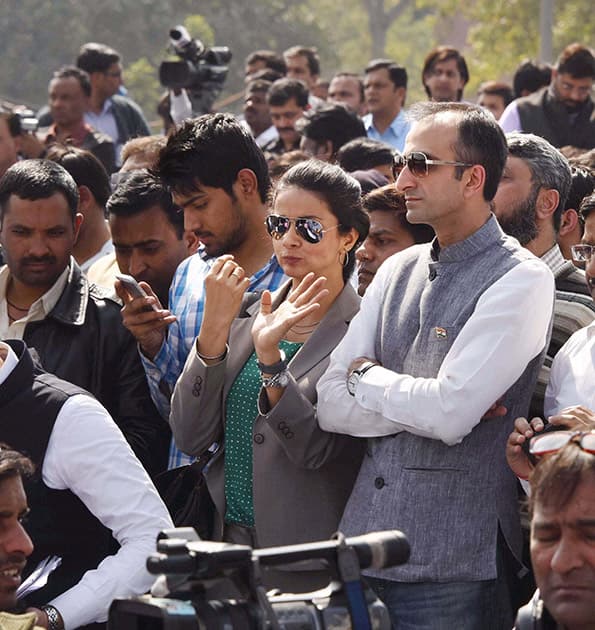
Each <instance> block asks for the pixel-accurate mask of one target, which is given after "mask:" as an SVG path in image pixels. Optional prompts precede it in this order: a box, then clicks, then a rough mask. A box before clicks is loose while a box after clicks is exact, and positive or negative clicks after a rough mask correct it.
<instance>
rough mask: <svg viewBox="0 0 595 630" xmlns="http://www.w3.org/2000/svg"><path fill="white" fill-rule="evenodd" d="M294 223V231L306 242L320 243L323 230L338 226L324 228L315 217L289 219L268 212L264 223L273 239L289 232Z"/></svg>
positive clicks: (326, 230)
mask: <svg viewBox="0 0 595 630" xmlns="http://www.w3.org/2000/svg"><path fill="white" fill-rule="evenodd" d="M292 223H293V224H294V225H295V231H296V232H297V233H298V234H299V236H301V237H302V238H303V239H304V240H305V241H307V242H308V243H320V241H321V240H322V237H323V236H324V233H325V232H328V231H329V230H334V229H336V228H338V227H339V226H338V225H335V226H333V227H331V228H326V229H325V228H324V227H323V226H322V223H320V221H317V220H316V219H307V218H302V217H300V218H298V219H290V218H289V217H284V216H281V215H280V214H269V216H268V217H267V218H266V221H265V225H266V226H267V232H268V233H269V235H270V236H272V237H273V238H274V239H277V240H278V239H280V238H281V237H282V236H283V235H284V234H287V232H289V228H290V227H291V224H292Z"/></svg>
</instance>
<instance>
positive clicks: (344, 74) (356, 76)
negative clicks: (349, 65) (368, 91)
mask: <svg viewBox="0 0 595 630" xmlns="http://www.w3.org/2000/svg"><path fill="white" fill-rule="evenodd" d="M333 79H353V80H354V81H356V82H357V84H358V86H359V96H360V101H361V102H362V103H363V102H364V100H365V98H366V97H365V95H364V82H363V81H362V78H361V77H360V76H359V74H356V73H355V72H337V73H336V74H334V75H333V76H332V78H331V80H330V81H329V87H330V84H331V83H332V82H333Z"/></svg>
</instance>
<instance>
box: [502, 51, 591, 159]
mask: <svg viewBox="0 0 595 630" xmlns="http://www.w3.org/2000/svg"><path fill="white" fill-rule="evenodd" d="M593 79H595V57H594V56H593V53H592V52H591V50H590V49H589V48H587V47H586V46H583V45H581V44H570V45H569V46H567V47H566V48H565V49H564V50H563V51H562V53H561V54H560V56H559V57H558V61H557V62H556V67H555V68H554V69H553V70H552V80H551V83H550V85H549V87H547V88H543V89H542V90H540V91H539V92H535V93H534V94H530V95H529V96H526V97H523V98H520V99H517V100H516V101H513V102H512V103H511V104H510V105H509V106H508V107H507V108H506V109H505V110H504V113H503V114H502V117H501V118H500V125H501V127H502V129H504V131H523V132H525V133H534V134H536V135H538V136H542V137H543V138H545V139H546V140H547V141H548V142H550V143H551V144H553V145H554V146H555V147H563V146H566V145H571V146H574V147H582V148H585V149H592V148H593V147H595V104H594V103H593V96H592V93H593Z"/></svg>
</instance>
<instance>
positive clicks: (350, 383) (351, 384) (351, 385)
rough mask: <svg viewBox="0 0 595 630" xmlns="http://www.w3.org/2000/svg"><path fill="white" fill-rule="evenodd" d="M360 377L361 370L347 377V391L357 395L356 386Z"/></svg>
mask: <svg viewBox="0 0 595 630" xmlns="http://www.w3.org/2000/svg"><path fill="white" fill-rule="evenodd" d="M359 377H360V375H359V372H352V373H351V374H350V375H349V378H348V379H347V391H348V392H349V393H350V394H351V395H352V396H355V388H356V386H357V384H358V382H359Z"/></svg>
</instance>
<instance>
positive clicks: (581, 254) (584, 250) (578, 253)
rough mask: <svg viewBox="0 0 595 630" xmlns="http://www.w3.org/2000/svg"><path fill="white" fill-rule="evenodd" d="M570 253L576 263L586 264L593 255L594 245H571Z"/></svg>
mask: <svg viewBox="0 0 595 630" xmlns="http://www.w3.org/2000/svg"><path fill="white" fill-rule="evenodd" d="M570 251H571V252H572V257H573V258H574V260H576V262H582V263H587V262H589V261H590V260H591V258H592V257H593V254H595V245H582V244H581V245H572V246H571V248H570Z"/></svg>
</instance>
